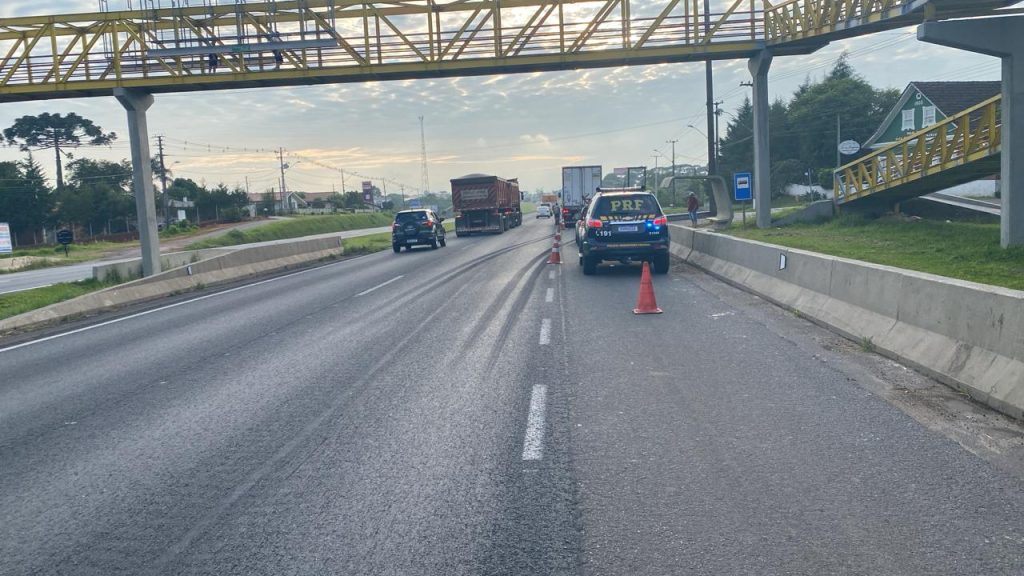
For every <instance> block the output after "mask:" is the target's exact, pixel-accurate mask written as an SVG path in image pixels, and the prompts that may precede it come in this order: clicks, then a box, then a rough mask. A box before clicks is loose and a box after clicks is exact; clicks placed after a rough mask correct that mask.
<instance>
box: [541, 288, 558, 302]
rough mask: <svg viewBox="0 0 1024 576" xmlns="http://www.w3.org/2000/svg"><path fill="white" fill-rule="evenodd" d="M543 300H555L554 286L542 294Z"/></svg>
mask: <svg viewBox="0 0 1024 576" xmlns="http://www.w3.org/2000/svg"><path fill="white" fill-rule="evenodd" d="M544 301H545V302H554V301H555V289H554V288H548V291H547V293H546V294H544Z"/></svg>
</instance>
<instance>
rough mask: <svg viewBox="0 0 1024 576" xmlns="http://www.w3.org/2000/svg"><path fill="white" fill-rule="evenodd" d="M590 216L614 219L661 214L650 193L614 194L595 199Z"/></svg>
mask: <svg viewBox="0 0 1024 576" xmlns="http://www.w3.org/2000/svg"><path fill="white" fill-rule="evenodd" d="M595 202H596V203H595V204H594V210H593V212H591V217H593V218H602V217H607V218H611V219H614V220H620V219H629V218H637V219H639V218H654V217H656V216H661V207H660V206H658V201H657V200H655V199H654V196H652V195H651V194H615V195H611V196H599V197H598V198H597V199H596V200H595Z"/></svg>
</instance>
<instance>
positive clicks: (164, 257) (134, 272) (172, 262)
mask: <svg viewBox="0 0 1024 576" xmlns="http://www.w3.org/2000/svg"><path fill="white" fill-rule="evenodd" d="M233 251H234V249H232V248H207V249H205V250H189V251H188V252H170V253H168V254H161V255H160V269H161V270H170V269H171V268H178V267H180V266H185V265H186V264H193V263H195V262H199V261H200V260H206V259H208V258H213V257H214V256H221V255H224V254H227V253H229V252H233ZM92 277H93V278H95V279H96V280H101V281H102V280H106V279H107V278H111V277H117V278H121V279H123V280H130V279H132V278H141V277H142V258H133V259H131V260H124V261H121V262H109V263H107V264H100V265H99V266H93V267H92Z"/></svg>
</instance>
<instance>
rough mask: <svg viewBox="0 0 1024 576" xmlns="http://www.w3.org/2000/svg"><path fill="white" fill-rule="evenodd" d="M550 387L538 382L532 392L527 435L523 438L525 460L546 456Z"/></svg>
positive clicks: (527, 419) (527, 420)
mask: <svg viewBox="0 0 1024 576" xmlns="http://www.w3.org/2000/svg"><path fill="white" fill-rule="evenodd" d="M547 394H548V387H547V386H545V385H543V384H537V385H535V386H534V387H533V392H531V394H530V414H529V416H527V418H526V436H525V437H524V438H523V460H540V459H541V457H542V456H544V405H545V404H546V403H547Z"/></svg>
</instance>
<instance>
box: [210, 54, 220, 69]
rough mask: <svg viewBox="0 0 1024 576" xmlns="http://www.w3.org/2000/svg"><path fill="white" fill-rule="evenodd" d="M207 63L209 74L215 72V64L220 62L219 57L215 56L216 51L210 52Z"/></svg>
mask: <svg viewBox="0 0 1024 576" xmlns="http://www.w3.org/2000/svg"><path fill="white" fill-rule="evenodd" d="M209 64H210V73H211V74H215V73H216V72H217V65H218V64H220V57H219V56H217V53H216V52H211V53H210V59H209Z"/></svg>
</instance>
